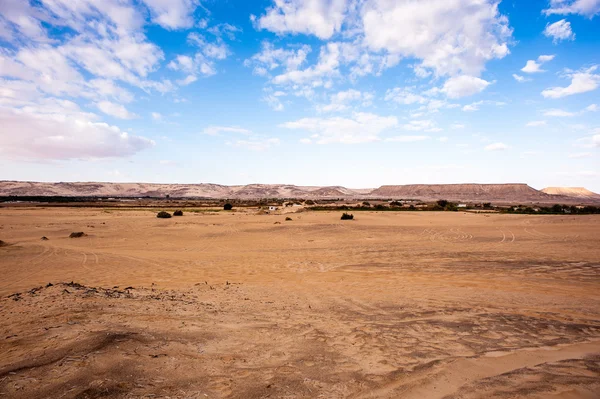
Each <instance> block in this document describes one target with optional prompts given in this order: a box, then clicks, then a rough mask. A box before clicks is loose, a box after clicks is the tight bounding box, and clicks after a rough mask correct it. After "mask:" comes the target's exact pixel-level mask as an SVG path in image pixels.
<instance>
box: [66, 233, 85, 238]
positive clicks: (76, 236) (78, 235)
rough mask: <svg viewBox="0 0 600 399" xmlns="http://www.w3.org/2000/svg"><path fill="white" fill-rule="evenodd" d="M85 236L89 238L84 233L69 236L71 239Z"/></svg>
mask: <svg viewBox="0 0 600 399" xmlns="http://www.w3.org/2000/svg"><path fill="white" fill-rule="evenodd" d="M85 236H87V234H85V233H84V232H83V231H75V232H73V233H71V234H70V235H69V238H79V237H85Z"/></svg>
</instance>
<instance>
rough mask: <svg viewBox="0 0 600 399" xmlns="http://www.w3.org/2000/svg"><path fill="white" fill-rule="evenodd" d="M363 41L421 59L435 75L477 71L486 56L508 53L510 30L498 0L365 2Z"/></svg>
mask: <svg viewBox="0 0 600 399" xmlns="http://www.w3.org/2000/svg"><path fill="white" fill-rule="evenodd" d="M361 23H362V27H363V33H364V40H365V44H366V45H367V46H368V47H369V48H370V49H372V50H374V51H386V52H388V53H391V54H396V55H398V56H400V57H405V58H415V59H419V60H421V64H420V65H419V66H420V67H422V68H424V69H425V70H427V69H430V70H433V71H434V72H435V73H436V74H437V75H439V76H442V75H451V76H454V75H473V76H478V75H479V74H480V73H481V71H483V69H484V65H485V63H486V62H487V61H489V60H492V59H499V58H503V57H505V56H506V55H507V54H509V50H508V44H509V40H510V38H511V35H512V30H511V28H510V27H509V25H508V19H507V18H506V17H505V16H503V15H501V14H500V12H499V11H498V2H497V1H488V0H482V1H471V0H456V1H447V0H422V1H418V2H415V1H406V0H403V1H381V0H370V1H365V2H364V5H363V7H362V9H361Z"/></svg>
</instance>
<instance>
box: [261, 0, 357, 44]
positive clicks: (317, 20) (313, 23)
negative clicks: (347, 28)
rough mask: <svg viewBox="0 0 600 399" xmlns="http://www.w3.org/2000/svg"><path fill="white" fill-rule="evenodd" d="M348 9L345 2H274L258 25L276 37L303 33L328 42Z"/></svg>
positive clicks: (289, 0)
mask: <svg viewBox="0 0 600 399" xmlns="http://www.w3.org/2000/svg"><path fill="white" fill-rule="evenodd" d="M347 7H348V4H347V1H346V0H326V1H323V0H275V4H274V5H273V6H272V7H269V8H268V9H267V12H266V14H265V15H263V16H261V17H260V18H259V19H258V20H257V24H258V27H259V28H261V29H266V30H269V31H271V32H275V33H279V34H284V33H304V34H311V35H315V36H317V37H318V38H320V39H329V38H330V37H331V36H333V35H334V34H335V33H336V32H339V31H340V30H341V28H342V23H343V21H344V18H345V15H346V10H347Z"/></svg>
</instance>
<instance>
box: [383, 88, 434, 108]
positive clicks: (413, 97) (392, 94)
mask: <svg viewBox="0 0 600 399" xmlns="http://www.w3.org/2000/svg"><path fill="white" fill-rule="evenodd" d="M413 90H414V88H413V87H395V88H393V89H388V90H387V91H386V93H385V101H394V102H396V103H398V104H403V105H410V104H415V103H416V104H425V103H426V102H428V101H429V100H428V99H427V98H426V97H424V96H422V95H420V94H416V93H415V92H414V91H413Z"/></svg>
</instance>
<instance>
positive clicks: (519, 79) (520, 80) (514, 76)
mask: <svg viewBox="0 0 600 399" xmlns="http://www.w3.org/2000/svg"><path fill="white" fill-rule="evenodd" d="M512 77H513V78H514V79H515V80H516V81H517V82H519V83H525V82H529V81H531V79H528V78H526V77H524V76H521V75H517V74H516V73H513V75H512Z"/></svg>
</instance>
